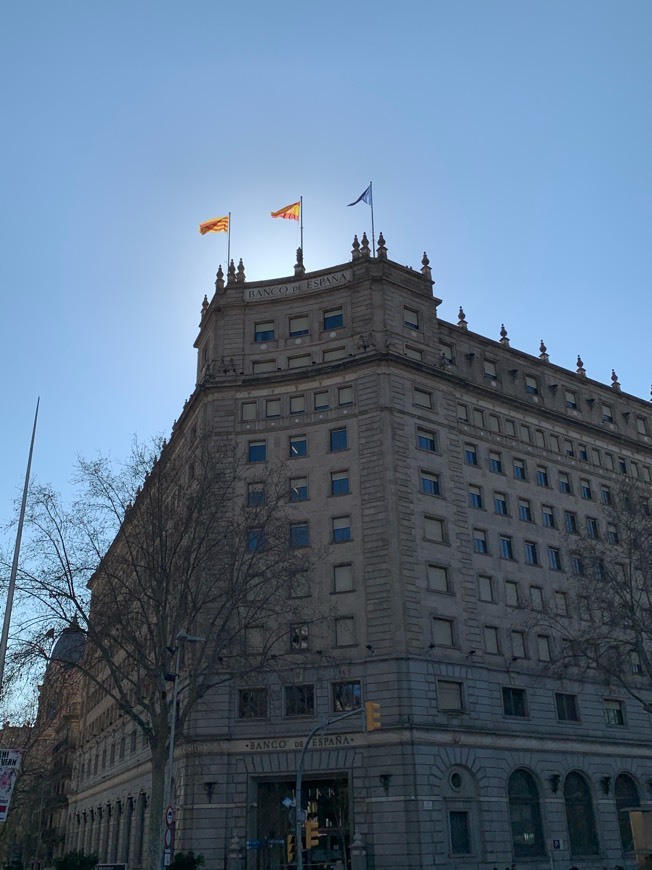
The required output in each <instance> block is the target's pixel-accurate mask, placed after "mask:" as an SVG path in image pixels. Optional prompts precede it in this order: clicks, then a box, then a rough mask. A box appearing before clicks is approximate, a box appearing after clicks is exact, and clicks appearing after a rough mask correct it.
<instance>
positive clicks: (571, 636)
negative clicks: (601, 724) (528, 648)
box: [529, 483, 652, 713]
mask: <svg viewBox="0 0 652 870" xmlns="http://www.w3.org/2000/svg"><path fill="white" fill-rule="evenodd" d="M650 495H651V493H650V488H649V487H645V486H643V485H641V484H631V483H630V484H626V485H623V486H620V487H618V488H617V489H614V490H612V489H609V488H607V487H603V489H602V491H601V502H602V504H601V509H600V511H599V513H600V516H599V517H595V518H588V519H587V521H586V528H585V530H582V531H580V529H579V527H578V529H577V533H575V534H569V535H568V536H567V545H566V556H567V561H568V566H569V568H570V574H571V581H572V587H571V589H570V591H569V594H568V596H567V598H568V603H569V606H568V607H566V604H565V603H564V604H563V606H558V607H554V606H553V607H550V608H549V609H547V610H545V611H544V612H536V613H535V612H534V611H531V613H530V620H529V621H530V623H534V624H536V626H537V627H545V628H546V629H548V630H549V631H550V632H551V633H552V634H554V635H555V636H556V637H557V639H558V640H559V641H560V643H559V655H558V656H557V659H556V662H555V665H554V668H556V669H562V670H564V671H568V669H569V668H570V669H575V670H576V671H578V672H583V673H585V674H586V675H590V676H593V678H600V679H604V680H606V681H607V682H609V683H611V684H613V685H617V686H619V687H620V688H621V689H622V690H623V691H625V692H627V693H628V694H629V695H630V696H631V697H632V698H635V699H636V700H637V701H638V702H639V703H640V704H642V706H643V707H644V708H645V709H646V710H647V711H648V712H651V713H652V691H651V690H652V515H651V513H650ZM571 531H575V530H571Z"/></svg>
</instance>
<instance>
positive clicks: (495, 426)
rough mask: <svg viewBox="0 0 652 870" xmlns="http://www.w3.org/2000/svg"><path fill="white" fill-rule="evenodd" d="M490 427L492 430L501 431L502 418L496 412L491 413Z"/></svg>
mask: <svg viewBox="0 0 652 870" xmlns="http://www.w3.org/2000/svg"><path fill="white" fill-rule="evenodd" d="M489 429H490V430H491V431H492V432H500V418H499V417H497V416H496V415H495V414H489Z"/></svg>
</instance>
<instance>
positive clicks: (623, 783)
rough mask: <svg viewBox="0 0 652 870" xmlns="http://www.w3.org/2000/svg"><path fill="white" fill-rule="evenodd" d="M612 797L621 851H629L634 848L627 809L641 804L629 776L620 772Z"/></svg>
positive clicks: (634, 784) (634, 785)
mask: <svg viewBox="0 0 652 870" xmlns="http://www.w3.org/2000/svg"><path fill="white" fill-rule="evenodd" d="M614 797H615V798H616V812H617V813H618V827H619V829H620V842H621V843H622V847H623V852H631V851H632V849H633V848H634V839H633V837H632V826H631V825H630V823H629V813H628V812H627V810H628V809H633V808H634V807H640V805H641V799H640V797H639V796H638V789H637V788H636V783H635V782H634V780H633V779H632V778H631V776H627V774H626V773H621V774H620V775H619V776H617V777H616V784H615V786H614Z"/></svg>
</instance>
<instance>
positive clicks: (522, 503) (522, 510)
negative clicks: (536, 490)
mask: <svg viewBox="0 0 652 870" xmlns="http://www.w3.org/2000/svg"><path fill="white" fill-rule="evenodd" d="M518 518H519V520H523V522H524V523H531V522H532V509H531V507H530V502H529V501H528V500H527V499H526V498H521V499H519V501H518Z"/></svg>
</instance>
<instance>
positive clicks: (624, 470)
mask: <svg viewBox="0 0 652 870" xmlns="http://www.w3.org/2000/svg"><path fill="white" fill-rule="evenodd" d="M618 471H619V472H620V473H621V474H627V463H626V462H625V460H624V459H623V457H622V456H619V457H618Z"/></svg>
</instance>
